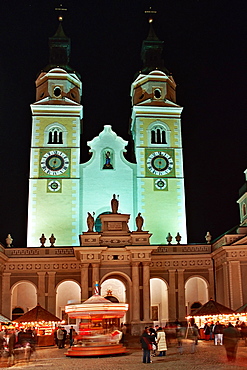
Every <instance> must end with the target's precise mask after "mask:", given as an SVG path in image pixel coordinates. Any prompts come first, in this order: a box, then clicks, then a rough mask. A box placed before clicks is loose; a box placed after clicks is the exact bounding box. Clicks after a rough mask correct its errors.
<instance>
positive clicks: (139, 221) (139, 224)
mask: <svg viewBox="0 0 247 370" xmlns="http://www.w3.org/2000/svg"><path fill="white" fill-rule="evenodd" d="M143 222H144V220H143V217H142V216H141V212H139V213H138V215H137V216H136V227H137V230H136V231H143V230H142V226H143Z"/></svg>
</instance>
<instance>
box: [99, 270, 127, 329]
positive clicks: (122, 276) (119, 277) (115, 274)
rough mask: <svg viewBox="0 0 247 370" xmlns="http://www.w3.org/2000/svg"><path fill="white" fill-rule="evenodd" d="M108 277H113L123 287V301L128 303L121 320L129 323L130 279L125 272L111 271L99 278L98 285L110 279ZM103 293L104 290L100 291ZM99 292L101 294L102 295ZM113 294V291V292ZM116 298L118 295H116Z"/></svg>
mask: <svg viewBox="0 0 247 370" xmlns="http://www.w3.org/2000/svg"><path fill="white" fill-rule="evenodd" d="M110 279H115V280H119V281H120V282H121V283H122V284H123V285H124V287H125V302H124V303H128V304H129V310H128V311H127V313H126V316H125V317H124V318H123V320H122V321H126V322H127V323H130V321H131V319H132V314H131V310H132V297H131V294H130V293H131V291H132V289H131V288H132V281H131V279H130V277H129V276H128V275H126V274H125V273H123V272H121V271H111V272H109V273H107V274H105V275H104V276H103V277H102V278H101V280H100V286H102V284H103V283H104V282H106V281H107V280H110ZM102 293H103V294H104V291H103V292H102ZM102 293H101V295H102ZM113 295H115V294H114V292H113ZM116 298H118V297H116Z"/></svg>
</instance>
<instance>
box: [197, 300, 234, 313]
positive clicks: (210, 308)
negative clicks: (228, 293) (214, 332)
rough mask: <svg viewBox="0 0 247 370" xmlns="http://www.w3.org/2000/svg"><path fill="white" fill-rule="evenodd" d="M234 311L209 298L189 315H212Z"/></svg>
mask: <svg viewBox="0 0 247 370" xmlns="http://www.w3.org/2000/svg"><path fill="white" fill-rule="evenodd" d="M234 313H235V311H233V310H231V309H230V308H228V307H226V306H223V305H222V304H220V303H218V302H216V301H214V300H213V299H210V300H209V301H208V302H207V303H205V304H204V305H203V306H201V307H200V308H198V309H197V310H196V311H194V312H193V313H192V314H191V315H190V316H213V315H232V314H234Z"/></svg>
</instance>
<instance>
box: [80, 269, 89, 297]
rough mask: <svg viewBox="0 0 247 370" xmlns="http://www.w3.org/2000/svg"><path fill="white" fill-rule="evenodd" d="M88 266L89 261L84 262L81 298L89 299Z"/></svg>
mask: <svg viewBox="0 0 247 370" xmlns="http://www.w3.org/2000/svg"><path fill="white" fill-rule="evenodd" d="M88 266H89V263H83V264H82V267H81V300H82V302H83V301H85V299H88Z"/></svg>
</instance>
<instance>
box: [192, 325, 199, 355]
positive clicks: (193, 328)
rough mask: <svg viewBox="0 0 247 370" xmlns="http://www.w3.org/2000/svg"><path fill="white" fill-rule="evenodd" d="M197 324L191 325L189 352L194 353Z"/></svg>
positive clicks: (197, 334)
mask: <svg viewBox="0 0 247 370" xmlns="http://www.w3.org/2000/svg"><path fill="white" fill-rule="evenodd" d="M198 336H199V331H198V326H197V325H196V324H193V325H192V327H191V340H192V342H191V353H195V349H196V345H197V344H198Z"/></svg>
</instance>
